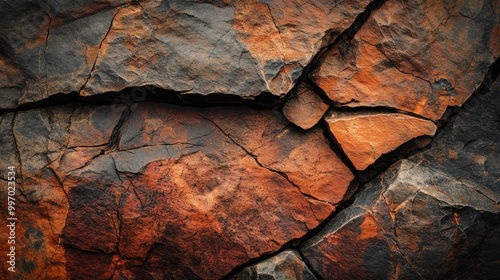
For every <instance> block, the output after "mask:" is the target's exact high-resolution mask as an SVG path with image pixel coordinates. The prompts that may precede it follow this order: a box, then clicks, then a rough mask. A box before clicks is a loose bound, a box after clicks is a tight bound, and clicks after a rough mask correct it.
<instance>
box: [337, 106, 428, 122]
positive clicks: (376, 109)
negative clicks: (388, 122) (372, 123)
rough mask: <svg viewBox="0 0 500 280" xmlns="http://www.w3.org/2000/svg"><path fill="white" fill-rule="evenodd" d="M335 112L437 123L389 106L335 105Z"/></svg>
mask: <svg viewBox="0 0 500 280" xmlns="http://www.w3.org/2000/svg"><path fill="white" fill-rule="evenodd" d="M332 107H333V109H332V110H334V111H335V112H340V113H342V112H346V113H356V114H359V115H363V114H403V115H407V116H410V117H414V118H418V119H422V120H426V121H431V122H433V123H435V124H436V123H437V122H436V121H433V120H431V119H429V118H426V117H424V116H421V115H418V114H415V113H413V112H409V111H405V110H402V109H398V108H394V107H389V106H373V107H372V106H359V107H358V106H357V107H347V106H342V105H333V106H332Z"/></svg>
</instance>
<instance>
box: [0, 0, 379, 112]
mask: <svg viewBox="0 0 500 280" xmlns="http://www.w3.org/2000/svg"><path fill="white" fill-rule="evenodd" d="M369 3H370V1H369V0H351V1H346V2H344V3H342V5H338V4H337V3H335V2H332V1H313V2H310V1H303V0H294V1H287V2H282V1H257V0H249V1H230V0H228V1H166V0H148V1H84V2H81V3H78V4H75V3H73V2H71V1H48V0H40V1H35V2H33V1H29V4H28V1H8V2H2V4H1V6H0V10H2V11H3V12H2V15H3V16H2V19H1V22H0V24H1V25H2V26H4V28H2V31H0V38H1V42H2V50H3V51H2V54H3V57H2V59H1V60H0V61H1V62H0V73H2V75H0V78H1V80H0V89H1V93H2V96H5V97H4V98H5V99H4V100H6V102H5V103H2V106H1V107H2V108H15V107H17V106H18V105H20V104H24V103H26V102H33V101H39V100H42V99H44V98H47V97H48V96H51V95H54V94H57V93H69V92H73V91H76V92H79V93H80V94H82V95H95V94H102V93H105V92H109V91H119V90H122V89H124V88H127V87H133V86H142V85H155V86H158V87H160V88H163V89H168V90H173V91H177V92H192V93H196V94H204V95H206V94H211V93H222V94H231V95H237V96H242V97H244V98H252V97H255V96H257V95H259V94H261V93H262V92H270V93H272V94H274V95H277V96H282V95H284V94H286V93H287V92H288V91H289V90H290V89H291V88H292V87H293V85H294V83H295V82H296V81H297V78H298V77H299V76H300V75H301V74H302V71H303V68H304V67H305V66H306V65H308V64H309V62H310V61H311V59H312V58H313V56H314V55H315V54H316V53H317V52H318V51H319V50H320V48H322V47H324V46H326V44H327V43H329V42H330V41H331V40H333V39H334V38H335V37H336V36H337V35H338V34H340V33H341V32H342V31H344V30H345V29H346V28H347V27H349V25H351V23H352V22H353V21H354V20H355V18H356V16H357V15H358V14H360V13H361V12H363V11H364V9H365V8H366V6H367V5H368V4H369Z"/></svg>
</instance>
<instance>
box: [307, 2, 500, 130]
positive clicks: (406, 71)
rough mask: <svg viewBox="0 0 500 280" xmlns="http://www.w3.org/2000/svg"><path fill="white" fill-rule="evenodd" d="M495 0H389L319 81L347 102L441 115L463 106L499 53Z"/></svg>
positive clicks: (499, 11)
mask: <svg viewBox="0 0 500 280" xmlns="http://www.w3.org/2000/svg"><path fill="white" fill-rule="evenodd" d="M493 2H495V1H488V0H484V1H482V0H480V1H467V0H463V1H431V0H411V1H405V2H401V1H397V0H388V1H385V3H384V4H383V5H382V7H381V8H380V9H379V10H377V11H375V12H374V13H372V14H371V16H370V18H369V19H368V20H367V22H366V23H365V25H363V27H362V28H361V29H360V30H359V32H358V33H357V34H356V36H354V38H353V39H352V40H351V41H346V42H342V43H340V44H338V45H337V46H335V47H333V48H332V49H330V50H329V51H328V54H327V55H326V56H325V57H324V58H323V61H322V62H321V63H320V65H319V67H318V68H316V69H315V70H314V71H313V72H312V73H311V78H312V80H313V81H314V82H315V83H316V84H317V85H318V86H320V87H321V88H322V89H323V90H324V91H325V93H326V94H327V95H328V97H329V98H330V99H331V100H333V101H334V102H336V103H338V104H340V105H343V106H347V107H392V108H396V109H400V110H403V111H407V112H412V113H415V114H418V115H421V116H423V117H425V118H428V119H432V120H438V119H440V118H441V117H442V116H443V114H444V112H445V110H446V109H447V107H448V106H460V105H462V104H463V103H464V102H465V101H466V100H467V99H468V98H469V97H470V95H471V94H472V92H473V91H474V90H475V89H476V88H477V86H478V85H479V84H480V83H481V81H482V79H483V76H484V74H485V73H486V72H487V70H488V65H490V64H491V63H492V62H493V61H494V60H495V59H496V58H498V57H499V56H500V48H499V46H498V45H499V44H498V42H499V41H500V35H499V32H498V21H499V15H500V6H499V5H498V4H497V3H493Z"/></svg>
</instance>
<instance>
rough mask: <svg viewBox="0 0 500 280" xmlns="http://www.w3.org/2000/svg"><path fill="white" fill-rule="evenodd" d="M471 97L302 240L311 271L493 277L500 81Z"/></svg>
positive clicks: (499, 220) (350, 275)
mask: <svg viewBox="0 0 500 280" xmlns="http://www.w3.org/2000/svg"><path fill="white" fill-rule="evenodd" d="M471 101H474V102H475V105H472V103H469V104H466V107H465V109H466V110H464V111H461V112H460V113H459V114H458V115H456V116H455V118H453V120H452V121H451V123H449V124H448V126H446V128H445V129H444V130H443V131H442V132H441V134H440V135H439V136H438V139H436V141H435V143H434V145H433V146H432V147H431V148H430V149H429V150H427V151H426V152H424V153H422V154H417V155H415V156H413V157H410V158H409V159H407V160H402V161H400V162H399V163H397V164H395V165H394V166H393V167H391V168H390V169H389V170H388V171H387V172H385V173H384V174H382V175H380V176H379V177H378V178H376V179H375V180H373V181H372V182H370V183H368V184H367V185H366V186H365V188H364V189H363V191H361V192H360V193H359V195H357V197H356V200H355V202H354V203H353V204H352V205H351V206H349V207H348V208H346V209H345V210H343V211H342V212H340V213H339V215H338V216H337V217H336V219H334V220H332V221H331V222H329V223H328V224H327V225H326V227H325V228H324V229H323V230H322V231H321V232H320V233H319V234H318V235H317V236H314V237H312V238H311V239H310V240H308V241H306V242H305V243H304V244H303V245H302V247H301V249H300V250H301V251H302V252H303V255H304V257H305V260H306V262H308V263H310V264H311V268H312V269H313V270H314V271H316V272H318V273H319V274H320V275H321V277H323V278H324V279H358V278H375V279H391V278H401V279H422V278H423V279H435V278H456V279H472V278H476V279H494V278H496V275H498V272H499V271H500V266H499V264H498V260H499V257H500V256H499V255H498V247H499V246H500V238H499V236H500V235H499V232H500V205H499V202H500V199H499V186H500V185H499V179H500V173H499V170H500V169H498V168H497V167H498V163H499V160H498V159H499V158H500V154H499V151H498V146H499V145H500V141H499V138H498V135H499V132H500V126H499V125H498V121H499V120H498V112H499V110H500V84H499V83H498V82H497V83H495V84H494V85H493V86H492V88H491V93H489V94H482V95H481V94H477V95H475V96H474V99H472V100H471ZM471 109H473V110H471ZM473 135H474V136H473ZM346 244H349V246H346Z"/></svg>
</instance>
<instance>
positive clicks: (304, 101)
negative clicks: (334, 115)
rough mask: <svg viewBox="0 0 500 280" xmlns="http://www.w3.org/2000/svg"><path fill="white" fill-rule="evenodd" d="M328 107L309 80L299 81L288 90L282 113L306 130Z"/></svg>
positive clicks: (314, 123)
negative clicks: (292, 88)
mask: <svg viewBox="0 0 500 280" xmlns="http://www.w3.org/2000/svg"><path fill="white" fill-rule="evenodd" d="M328 107H329V106H328V104H326V103H325V102H324V101H323V99H322V98H321V97H320V96H319V95H317V94H316V93H315V91H314V89H313V86H312V85H311V84H310V83H309V82H301V83H299V84H298V85H297V86H296V88H295V89H294V90H292V91H291V92H290V94H289V100H287V102H286V103H285V106H284V107H283V114H284V115H285V117H286V118H287V119H288V120H289V121H290V122H292V123H293V124H295V125H297V126H299V127H300V128H302V129H306V130H307V129H309V128H311V127H313V126H314V125H316V124H317V123H318V122H319V120H321V118H322V117H323V115H324V114H325V113H326V111H327V110H328Z"/></svg>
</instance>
